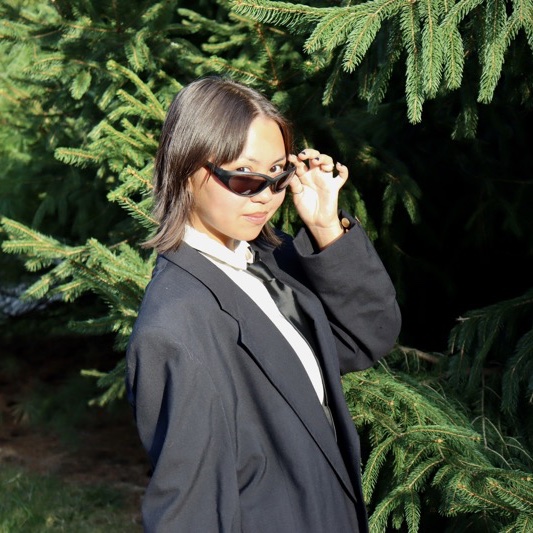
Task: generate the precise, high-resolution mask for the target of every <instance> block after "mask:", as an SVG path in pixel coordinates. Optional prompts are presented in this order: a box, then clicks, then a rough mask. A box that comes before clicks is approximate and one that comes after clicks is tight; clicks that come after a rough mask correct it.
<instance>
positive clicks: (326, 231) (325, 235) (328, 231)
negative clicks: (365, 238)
mask: <svg viewBox="0 0 533 533" xmlns="http://www.w3.org/2000/svg"><path fill="white" fill-rule="evenodd" d="M346 223H348V226H346V225H345V224H346ZM349 225H350V222H349V221H348V220H347V219H346V222H345V223H343V221H342V220H339V219H337V220H336V221H335V223H334V224H332V225H330V226H325V227H324V226H311V227H308V229H309V231H310V232H311V235H312V236H313V238H314V240H315V242H316V244H317V246H318V248H319V249H320V250H324V249H325V248H327V247H328V246H329V245H330V244H333V243H334V242H335V241H337V240H338V239H340V238H341V237H342V236H343V235H344V234H345V233H346V232H347V231H348V229H349Z"/></svg>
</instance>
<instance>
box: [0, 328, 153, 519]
mask: <svg viewBox="0 0 533 533" xmlns="http://www.w3.org/2000/svg"><path fill="white" fill-rule="evenodd" d="M111 342H112V341H111V340H110V339H96V340H92V341H90V342H88V341H87V339H79V338H77V339H76V338H75V339H72V338H62V339H53V340H48V341H44V342H42V341H41V342H39V343H36V342H32V341H27V342H10V343H8V344H7V343H4V344H3V345H1V346H0V465H1V464H7V463H9V464H16V465H21V466H24V467H26V468H28V469H29V470H30V471H32V472H35V473H42V474H52V475H54V476H56V477H59V478H61V479H63V480H64V481H66V482H71V483H75V484H88V485H101V484H104V485H107V486H112V487H116V488H118V489H120V490H121V492H122V493H124V494H126V495H127V496H128V506H131V513H132V518H133V520H134V521H135V522H137V523H139V522H140V514H139V508H140V501H141V497H142V494H143V491H144V488H145V486H146V484H147V482H148V478H149V465H148V462H147V460H146V456H145V453H144V450H143V449H142V448H141V446H140V443H139V440H138V436H137V433H136V430H135V426H134V423H133V420H132V416H131V412H130V409H129V406H128V405H126V402H125V400H123V401H120V402H119V403H118V404H117V405H115V406H114V407H113V409H111V410H109V409H102V408H96V407H92V408H87V407H86V399H85V398H82V399H81V401H80V400H79V399H76V398H75V395H74V396H73V397H72V400H69V399H68V398H69V396H68V394H67V393H65V392H64V391H65V390H67V389H68V386H69V380H71V381H73V383H74V386H75V385H76V383H77V382H78V381H80V382H81V383H82V384H83V381H81V380H80V378H79V370H80V369H81V368H99V369H107V368H112V366H114V364H115V363H116V360H117V359H118V358H119V357H120V355H117V354H116V353H114V352H113V350H112V347H111ZM84 379H86V378H84ZM76 380H78V381H76ZM56 393H57V395H58V396H60V398H59V399H58V400H57V402H56V404H57V405H56V404H54V399H53V395H54V394H56ZM83 393H84V394H86V393H87V392H86V391H83ZM70 394H72V393H70ZM80 394H81V393H80ZM61 395H64V396H65V398H66V399H65V400H64V399H63V397H61ZM70 403H71V405H69V404H70ZM80 403H81V406H82V407H81V409H82V410H83V413H82V414H81V415H80V413H79V411H80ZM44 405H48V407H47V408H44V407H43V406H44ZM39 407H41V408H42V409H41V410H40V411H39ZM69 408H72V411H73V415H72V416H73V418H74V419H75V427H67V428H65V427H64V426H65V422H58V420H59V421H60V420H61V417H63V419H64V420H69V418H68V417H69V415H70V413H69ZM74 410H76V413H75V414H74ZM35 412H38V413H39V412H40V415H38V416H36V415H35ZM61 424H63V427H62V428H61Z"/></svg>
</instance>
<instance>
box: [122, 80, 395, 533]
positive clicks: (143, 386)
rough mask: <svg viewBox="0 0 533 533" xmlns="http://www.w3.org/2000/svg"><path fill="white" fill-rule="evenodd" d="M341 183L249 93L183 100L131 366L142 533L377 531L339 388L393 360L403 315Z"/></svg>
mask: <svg viewBox="0 0 533 533" xmlns="http://www.w3.org/2000/svg"><path fill="white" fill-rule="evenodd" d="M347 178H348V169H347V168H346V167H345V166H343V165H341V164H339V163H337V164H336V165H334V163H333V161H332V159H331V157H329V156H327V155H325V154H321V153H319V152H318V151H317V150H313V149H306V150H304V151H302V152H300V153H299V154H298V155H294V154H292V147H291V130H290V127H289V125H288V123H287V121H286V120H285V119H284V118H283V117H282V116H281V115H280V113H279V112H278V111H277V110H276V109H275V108H274V106H273V105H272V104H271V103H270V102H269V101H268V100H266V99H265V98H264V97H263V96H261V95H260V94H259V93H257V92H256V91H254V90H252V89H249V88H247V87H245V86H243V85H241V84H238V83H235V82H232V81H229V80H224V79H221V78H205V79H201V80H198V81H195V82H193V83H192V84H190V85H188V86H187V87H185V88H184V89H183V90H182V91H181V92H180V93H179V94H178V96H177V97H176V98H175V100H174V101H173V103H172V105H171V107H170V109H169V112H168V115H167V118H166V121H165V123H164V126H163V130H162V134H161V140H160V145H159V150H158V154H157V158H156V163H155V213H156V216H157V218H158V220H159V222H160V226H159V231H158V232H157V234H156V235H155V236H154V237H153V238H152V239H151V240H150V241H149V242H148V245H149V246H152V247H154V248H155V249H156V250H157V251H158V252H159V256H158V259H157V264H156V266H155V269H154V273H153V277H152V280H151V282H150V284H149V285H148V287H147V289H146V294H145V297H144V299H143V303H142V306H141V309H140V312H139V316H138V319H137V322H136V325H135V328H134V332H133V334H132V337H131V340H130V345H129V348H128V353H127V363H128V376H127V385H128V392H129V397H130V401H131V403H132V405H133V406H134V410H135V416H136V421H137V426H138V431H139V434H140V437H141V440H142V443H143V445H144V447H145V448H146V450H147V452H148V454H149V456H150V459H151V462H152V465H153V474H152V477H151V480H150V483H149V486H148V488H147V491H146V494H145V497H144V501H143V520H144V525H145V529H146V531H149V532H162V533H168V532H176V531H177V532H185V533H189V532H191V533H196V532H199V533H206V532H207V533H209V532H219V531H220V532H237V531H246V532H254V533H257V532H259V533H266V532H270V531H272V532H276V533H283V532H290V533H300V532H301V533H314V532H317V533H318V532H328V533H332V532H335V533H339V532H341V533H342V532H357V531H367V521H366V513H365V508H364V502H363V497H362V494H361V480H360V451H359V440H358V436H357V433H356V430H355V428H354V425H353V422H352V420H351V417H350V414H349V412H348V409H347V407H346V404H345V401H344V397H343V394H342V389H341V382H340V375H341V374H343V373H346V372H350V371H354V370H362V369H364V368H367V367H369V366H371V365H372V364H373V363H375V361H377V360H378V359H379V358H380V357H382V356H383V355H384V354H386V353H387V351H388V350H389V349H390V348H391V346H392V345H393V343H394V341H395V339H396V336H397V334H398V331H399V325H400V319H399V312H398V308H397V304H396V301H395V293H394V289H393V287H392V284H391V282H390V279H389V277H388V275H387V273H386V272H385V270H384V268H383V265H382V264H381V261H380V260H379V258H378V257H377V255H376V252H375V250H374V249H373V247H372V245H371V244H370V242H369V240H368V239H367V237H366V236H365V234H364V232H363V230H362V229H361V227H360V225H359V224H358V222H357V221H356V220H355V219H353V218H351V217H349V216H348V215H345V216H343V218H342V220H339V216H338V209H337V198H338V193H339V190H340V188H341V187H342V185H343V184H344V183H345V182H346V180H347ZM287 190H290V191H291V193H292V200H293V202H294V205H295V207H296V210H297V212H298V214H299V216H300V217H301V219H302V221H303V223H304V225H305V227H304V229H302V230H301V231H300V232H299V234H298V235H297V236H296V238H295V239H294V240H292V239H290V238H289V237H288V236H286V235H283V234H281V233H279V232H275V231H274V230H273V228H272V227H271V226H270V225H269V220H270V219H271V217H272V216H273V215H274V213H275V212H276V210H277V209H278V208H279V206H280V205H281V203H282V202H283V200H284V198H285V195H286V191H287ZM262 265H266V266H267V267H268V268H269V271H268V272H267V274H266V275H265V274H262V273H257V272H256V271H257V269H261V266H262ZM265 279H271V282H269V281H264V280H265ZM271 284H274V285H275V286H276V287H277V291H278V292H277V293H276V292H274V291H275V289H273V288H272V287H271ZM280 292H283V294H287V292H288V293H289V294H288V296H286V300H284V301H285V303H281V301H280V300H278V298H280V296H279V294H278V293H280ZM288 301H289V304H288V305H289V306H291V310H290V311H286V310H285V305H286V302H288ZM280 309H281V310H283V312H284V313H286V314H285V315H284V314H282V313H281V312H280Z"/></svg>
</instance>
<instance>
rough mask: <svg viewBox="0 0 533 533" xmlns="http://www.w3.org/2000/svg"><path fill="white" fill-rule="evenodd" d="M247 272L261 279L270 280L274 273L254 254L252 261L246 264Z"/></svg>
mask: <svg viewBox="0 0 533 533" xmlns="http://www.w3.org/2000/svg"><path fill="white" fill-rule="evenodd" d="M247 270H248V272H250V273H251V274H253V275H254V276H256V277H258V278H259V279H260V280H261V281H271V280H272V279H274V275H273V274H272V272H271V271H270V269H269V268H268V267H267V266H266V265H265V263H263V261H261V259H259V257H258V256H257V255H256V256H255V260H254V262H253V263H249V264H248V266H247Z"/></svg>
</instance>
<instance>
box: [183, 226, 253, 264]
mask: <svg viewBox="0 0 533 533" xmlns="http://www.w3.org/2000/svg"><path fill="white" fill-rule="evenodd" d="M183 240H184V241H185V242H186V243H187V244H188V245H189V246H192V247H193V248H194V249H196V250H198V251H199V252H201V253H202V254H204V255H206V256H209V258H212V259H215V260H216V261H219V262H221V263H225V264H226V265H229V266H231V267H233V268H235V269H237V270H246V265H247V264H248V263H252V262H253V260H254V253H253V251H252V249H251V248H250V245H249V244H248V243H247V242H246V241H239V244H237V246H236V247H235V250H230V249H229V248H226V247H225V246H224V245H223V244H221V243H219V242H217V241H215V240H214V239H212V238H211V237H209V236H208V235H206V234H205V233H202V232H201V231H198V230H197V229H195V228H193V227H192V226H189V225H186V226H185V235H184V237H183Z"/></svg>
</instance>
